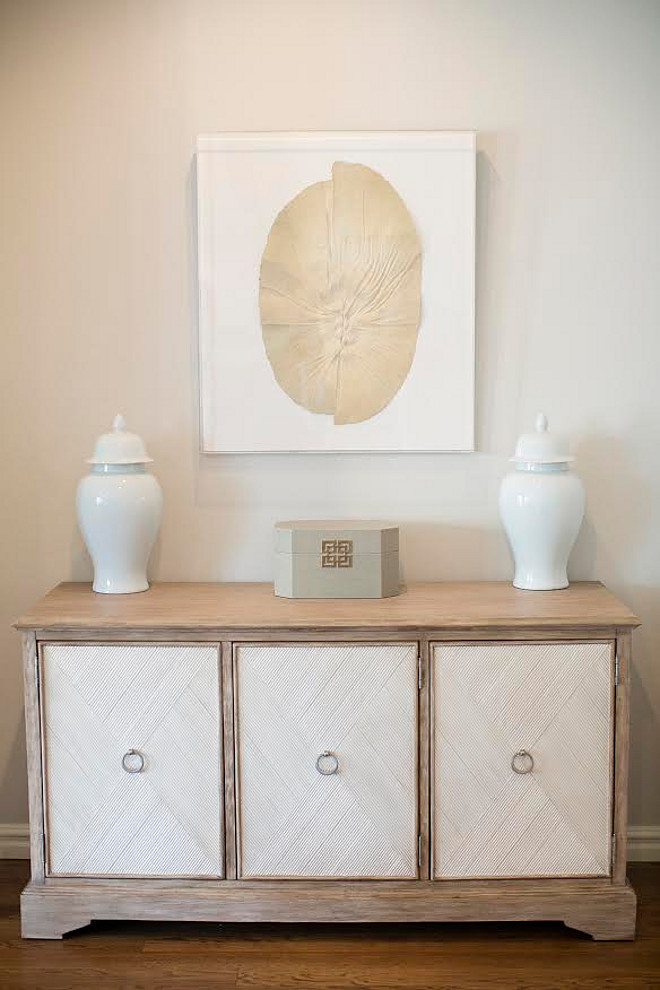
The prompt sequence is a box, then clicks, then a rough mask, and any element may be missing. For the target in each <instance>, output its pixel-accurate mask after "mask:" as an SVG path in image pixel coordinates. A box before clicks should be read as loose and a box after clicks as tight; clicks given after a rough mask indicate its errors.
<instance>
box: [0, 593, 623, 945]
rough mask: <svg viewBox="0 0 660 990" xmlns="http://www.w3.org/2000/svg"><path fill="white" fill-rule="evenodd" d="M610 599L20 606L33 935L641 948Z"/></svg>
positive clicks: (223, 597) (176, 598)
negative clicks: (544, 922) (218, 932)
mask: <svg viewBox="0 0 660 990" xmlns="http://www.w3.org/2000/svg"><path fill="white" fill-rule="evenodd" d="M637 624H638V622H637V619H636V617H635V616H634V615H633V614H632V613H631V612H630V611H629V610H628V609H627V608H626V607H625V606H624V605H622V604H621V603H620V602H619V601H617V599H616V598H615V597H614V596H613V595H612V594H611V593H610V592H609V591H607V589H605V588H604V587H603V586H602V585H599V584H596V583H584V584H575V585H572V586H571V587H570V588H568V589H566V590H565V591H554V592H524V591H517V590H516V589H514V588H512V587H511V586H510V585H508V584H503V583H462V584H419V585H413V586H411V587H409V588H407V589H406V590H405V591H404V592H403V593H402V594H401V595H400V596H399V597H397V598H394V599H392V598H390V599H383V600H369V601H364V600H361V601H345V600H343V601H327V600H324V601H292V600H289V599H281V598H275V597H274V595H273V593H272V588H271V586H270V585H259V584H225V585H222V584H156V585H154V586H153V587H152V588H151V589H150V590H149V591H147V592H144V593H142V594H136V595H123V596H120V595H117V596H109V595H108V596H106V595H97V594H94V593H93V592H91V590H90V588H89V585H84V584H63V585H60V586H59V587H57V588H55V589H54V590H53V591H52V592H51V593H50V594H49V595H47V596H46V597H45V598H44V599H42V600H41V601H40V602H39V603H37V604H36V605H35V606H34V608H33V609H32V610H31V611H30V612H28V613H27V614H26V615H25V616H23V617H22V618H21V619H20V620H19V621H18V622H17V627H18V628H19V629H20V630H21V631H22V634H23V640H24V661H25V692H26V722H27V743H28V765H29V793H30V836H31V856H32V879H31V881H30V883H29V884H28V886H27V887H26V888H25V890H24V892H23V894H22V900H21V913H22V930H23V935H24V936H25V937H27V938H59V937H61V936H62V935H63V934H64V933H65V932H68V931H72V930H74V929H76V928H80V927H82V926H84V925H87V924H88V923H89V922H90V921H92V920H93V919H134V920H143V919H163V920H168V919H169V920H175V919H178V920H194V921H215V922H231V921H241V922H247V921H255V922H258V921H267V922H273V921H289V922H303V921H316V922H328V921H336V922H360V921H369V922H376V921H385V922H392V921H479V920H484V921H488V920H492V921H508V920H523V921H524V920H539V919H555V920H559V921H563V922H564V923H565V924H566V925H568V926H570V927H572V928H577V929H580V930H582V931H585V932H588V933H590V934H591V935H592V936H593V937H594V938H598V939H617V938H632V937H633V936H634V931H635V906H636V901H635V894H634V892H633V890H632V888H631V886H630V885H629V883H628V881H627V879H626V794H627V777H628V712H629V683H630V645H631V633H632V629H633V628H634V627H635V626H636V625H637Z"/></svg>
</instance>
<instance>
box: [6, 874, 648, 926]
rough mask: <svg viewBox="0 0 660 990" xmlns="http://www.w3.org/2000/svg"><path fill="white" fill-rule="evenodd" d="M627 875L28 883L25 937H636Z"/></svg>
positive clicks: (23, 904)
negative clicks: (511, 925) (356, 930)
mask: <svg viewBox="0 0 660 990" xmlns="http://www.w3.org/2000/svg"><path fill="white" fill-rule="evenodd" d="M636 903H637V899H636V896H635V892H634V890H633V888H632V887H631V886H630V883H629V882H627V881H626V883H625V884H613V883H610V882H609V881H598V880H593V881H578V880H545V881H541V880H539V881H529V880H495V881H483V880H482V881H474V882H472V881H459V882H449V881H439V882H431V881H414V882H407V881H393V882H389V881H378V882H370V881H358V882H340V881H324V882H323V883H322V884H321V883H309V882H306V881H295V880H293V881H291V880H289V881H279V882H278V881H241V880H233V881H232V880H228V881H222V882H221V883H218V884H215V883H211V882H208V881H198V882H192V881H191V882H189V883H177V882H173V881H138V880H121V881H118V880H81V881H69V880H58V881H48V880H47V881H46V882H45V883H44V884H36V883H29V884H28V885H27V887H26V888H25V889H24V891H23V893H22V895H21V928H22V935H23V938H51V939H54V938H62V936H63V935H65V934H66V933H67V932H72V931H75V930H76V929H78V928H84V927H85V926H86V925H88V924H90V923H91V922H92V921H95V920H99V921H100V920H103V921H209V922H271V923H272V922H289V923H303V922H317V923H332V922H338V923H345V922H349V923H360V922H386V923H393V922H440V921H468V922H474V921H495V922H507V921H562V922H563V923H564V924H565V925H566V926H567V927H568V928H575V929H578V930H579V931H582V932H585V933H587V934H589V935H591V936H592V938H594V939H598V940H605V939H632V938H634V936H635V918H636Z"/></svg>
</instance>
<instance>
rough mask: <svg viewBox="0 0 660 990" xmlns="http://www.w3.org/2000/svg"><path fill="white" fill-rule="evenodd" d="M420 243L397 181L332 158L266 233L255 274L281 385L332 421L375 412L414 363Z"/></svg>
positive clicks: (368, 416) (361, 417) (268, 344)
mask: <svg viewBox="0 0 660 990" xmlns="http://www.w3.org/2000/svg"><path fill="white" fill-rule="evenodd" d="M421 276H422V250H421V243H420V239H419V236H418V234H417V231H416V229H415V224H414V223H413V220H412V217H411V216H410V213H409V212H408V209H407V207H406V205H405V203H404V202H403V200H402V199H401V197H400V196H399V194H398V193H397V192H396V190H395V189H394V187H393V186H392V185H391V184H390V183H389V182H388V181H387V180H386V179H385V178H384V177H383V176H382V175H380V173H378V172H376V171H375V170H374V169H371V168H368V167H367V166H365V165H361V164H351V163H347V162H341V161H337V162H334V164H333V165H332V177H331V179H329V180H328V181H325V182H316V183H313V184H312V185H310V186H307V187H306V188H305V189H303V190H302V191H301V192H300V193H298V195H297V196H295V197H294V198H293V199H292V200H291V201H290V202H289V203H287V205H286V206H285V207H284V208H283V209H282V210H281V212H280V213H279V214H278V216H277V217H276V219H275V221H274V222H273V225H272V227H271V229H270V232H269V234H268V239H267V243H266V247H265V250H264V252H263V256H262V260H261V269H260V280H259V309H260V316H261V327H262V333H263V342H264V347H265V350H266V355H267V357H268V360H269V362H270V365H271V368H272V371H273V374H274V376H275V379H276V381H277V382H278V384H279V386H280V387H281V388H282V389H283V390H284V392H286V394H287V395H288V396H289V397H290V398H291V399H292V400H293V401H294V402H296V403H297V404H298V405H300V406H302V407H304V408H305V409H307V410H309V411H310V412H312V413H318V414H325V415H327V416H332V417H333V421H334V423H335V424H336V425H344V424H349V423H360V422H363V421H365V420H368V419H371V418H372V417H374V416H376V415H377V414H378V413H379V412H380V411H381V410H382V409H384V408H385V407H386V406H387V405H388V403H389V402H391V400H392V399H393V398H394V396H395V395H396V394H397V392H398V391H399V389H400V388H401V386H402V384H403V382H404V381H405V379H406V377H407V375H408V372H409V371H410V368H411V365H412V362H413V358H414V356H415V348H416V344H417V333H418V329H419V323H420V314H421Z"/></svg>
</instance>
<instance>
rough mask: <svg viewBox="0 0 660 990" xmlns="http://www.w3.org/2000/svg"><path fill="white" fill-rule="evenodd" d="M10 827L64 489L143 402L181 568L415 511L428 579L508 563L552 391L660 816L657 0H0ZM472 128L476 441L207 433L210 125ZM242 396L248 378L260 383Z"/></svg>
mask: <svg viewBox="0 0 660 990" xmlns="http://www.w3.org/2000/svg"><path fill="white" fill-rule="evenodd" d="M0 46H1V48H0V141H1V142H2V160H1V166H0V167H1V168H2V180H1V185H0V189H1V197H2V198H1V211H2V213H1V216H0V238H1V239H2V250H1V252H0V257H1V259H2V260H1V261H0V280H1V282H2V287H1V293H0V332H1V340H2V383H1V384H0V401H1V403H2V426H3V430H2V433H3V440H2V444H3V447H2V455H1V456H2V459H1V461H0V464H1V466H2V485H1V489H2V491H1V498H2V506H1V509H0V521H1V526H2V547H1V552H2V563H3V567H2V591H1V607H2V621H1V622H0V637H1V638H0V649H1V653H0V663H1V665H2V673H1V676H2V693H1V695H0V823H1V822H22V821H24V820H25V818H26V801H25V767H24V750H23V729H22V700H21V684H20V678H19V648H18V637H17V636H16V634H15V633H14V632H13V631H11V630H10V629H9V628H8V623H9V621H10V619H11V617H12V616H14V615H15V614H16V613H17V612H18V611H19V610H21V609H23V608H24V607H25V606H27V605H28V604H29V603H30V600H31V599H33V598H34V597H35V596H37V595H39V594H41V593H42V592H44V591H45V590H46V589H47V588H48V587H49V586H51V585H52V584H54V583H56V582H57V581H59V580H61V579H65V578H71V577H75V578H81V579H82V578H88V577H89V576H90V573H91V572H90V566H89V563H88V560H87V558H86V556H85V553H84V550H83V547H82V544H81V540H80V537H79V536H78V534H77V531H76V526H75V519H74V510H73V499H74V490H75V485H76V482H77V479H78V477H79V476H80V474H81V472H82V471H83V464H82V461H83V459H84V457H86V456H87V455H88V453H89V450H90V446H91V444H92V441H93V439H94V437H95V436H96V434H97V433H99V432H100V431H101V430H103V429H104V428H105V427H107V426H108V424H109V423H110V421H111V419H112V417H113V415H114V413H115V412H117V411H118V410H122V411H123V412H124V413H125V414H126V416H127V418H128V422H129V424H130V425H131V426H132V427H134V428H135V429H137V430H139V431H140V432H141V433H143V434H144V436H145V437H146V438H147V440H148V442H149V446H150V448H151V451H152V454H153V456H154V457H155V458H156V465H155V469H156V472H157V473H158V476H159V478H160V480H161V482H162V485H163V488H164V490H165V498H166V502H165V515H164V521H163V528H162V535H161V539H160V544H159V547H158V550H157V553H156V555H155V562H154V563H155V566H154V568H153V572H154V574H155V576H157V577H159V578H164V579H173V578H178V579H184V580H185V579H192V578H202V579H204V578H207V579H218V580H221V579H238V580H241V579H248V578H257V579H259V578H261V579H267V578H269V577H270V574H271V553H270V546H271V529H272V524H273V521H274V520H276V519H277V518H281V517H292V516H298V515H304V516H316V515H317V516H321V517H322V516H326V515H328V514H331V515H339V516H342V515H347V516H375V517H392V518H394V519H398V520H400V522H401V526H402V540H403V563H404V569H405V575H406V577H407V578H421V577H424V578H452V577H457V578H458V577H460V578H475V579H477V578H508V577H509V576H510V574H511V567H510V562H509V557H508V552H507V547H506V543H505V540H504V538H503V535H502V532H501V528H500V525H499V521H498V516H497V506H496V499H497V490H498V485H499V481H500V478H501V476H502V474H503V472H504V471H505V470H506V466H507V465H506V458H507V456H508V454H509V453H510V452H511V449H512V447H513V444H514V441H515V437H516V435H517V433H518V432H519V431H520V430H521V429H523V428H525V427H529V426H530V425H531V424H532V422H533V418H534V415H535V413H536V412H537V411H538V410H540V409H542V410H544V411H545V412H546V413H547V414H548V416H549V417H550V420H551V423H552V425H553V426H555V427H557V428H561V429H563V430H566V431H569V432H570V433H571V434H572V435H573V436H574V438H575V442H576V447H577V453H578V455H579V470H580V473H581V474H582V476H583V478H584V480H585V482H586V484H587V490H588V502H589V505H588V514H587V519H586V521H585V524H584V527H583V531H582V534H581V536H580V540H579V544H578V547H577V549H576V551H575V553H574V557H573V566H572V573H573V576H574V577H580V578H585V577H597V578H600V579H602V580H604V581H606V582H607V583H608V584H610V585H611V586H612V587H613V589H614V590H615V591H617V592H618V593H619V594H620V595H621V596H622V597H623V598H624V599H625V601H626V602H627V603H628V604H630V605H631V606H633V607H634V608H635V609H636V610H637V611H638V612H639V613H640V615H641V617H642V619H643V621H644V626H643V628H642V630H641V631H640V632H639V633H638V634H636V637H635V640H636V658H635V665H636V673H635V682H634V709H633V720H634V731H633V742H634V746H633V767H632V821H633V822H635V823H643V824H660V783H659V780H660V778H659V776H658V754H659V752H660V664H659V663H658V650H659V648H660V607H659V606H660V453H659V451H660V435H659V434H660V289H659V283H660V275H659V265H658V261H659V243H660V241H659V235H658V231H659V230H660V209H659V200H658V183H659V182H660V129H659V128H658V117H657V111H658V106H657V101H658V94H660V59H659V58H658V52H659V50H660V4H659V3H657V2H655V0H649V2H641V0H618V2H612V0H544V2H540V0H455V2H443V0H435V2H432V0H427V2H422V0H373V2H369V0H264V2H255V0H233V2H231V0H224V2H223V0H212V2H211V0H152V2H147V0H79V2H72V0H51V2H42V3H40V2H31V0H15V2H11V0H4V2H1V3H0ZM399 128H402V129H405V128H422V129H423V128H457V129H460V128H474V129H475V130H477V131H478V132H479V149H480V153H479V182H478V186H479V188H478V213H479V234H478V408H477V415H478V444H479V453H476V454H472V455H451V456H450V455H433V456H430V455H407V456H406V455H399V456H396V455H387V456H381V455H378V456H372V457H360V456H338V455H325V456H323V455H320V456H278V455H271V456H243V457H216V458H203V457H200V456H199V455H198V453H197V452H196V448H197V434H196V430H197V425H196V424H197V412H196V410H197V394H196V367H195V353H196V343H195V320H196V304H195V294H196V290H195V253H194V227H193V220H192V217H193V186H192V155H193V149H194V145H195V136H196V135H197V133H199V132H204V131H206V132H208V131H222V130H287V129H300V130H305V129H320V130H323V129H399ZM246 401H249V396H246Z"/></svg>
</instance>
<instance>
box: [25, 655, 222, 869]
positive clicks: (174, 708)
mask: <svg viewBox="0 0 660 990" xmlns="http://www.w3.org/2000/svg"><path fill="white" fill-rule="evenodd" d="M41 694H42V718H43V738H44V763H45V766H44V770H45V774H44V776H45V809H46V856H47V869H48V872H49V874H50V875H51V876H56V875H59V876H62V875H65V876H135V877H139V876H142V877H179V876H190V877H207V876H208V877H217V876H221V875H222V862H223V856H222V844H221V808H222V801H221V770H220V768H221V756H220V753H221V748H220V715H219V713H220V707H219V686H218V649H217V647H215V646H162V645H147V646H133V645H124V644H121V645H104V644H82V645H48V646H44V647H43V649H42V654H41ZM131 750H135V752H134V753H132V754H130V755H127V754H129V751H131Z"/></svg>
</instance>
